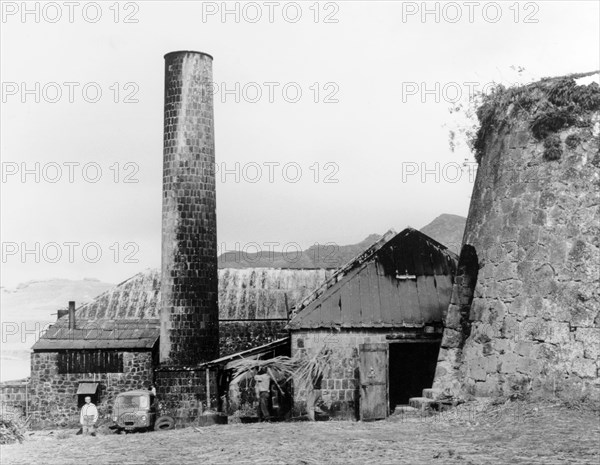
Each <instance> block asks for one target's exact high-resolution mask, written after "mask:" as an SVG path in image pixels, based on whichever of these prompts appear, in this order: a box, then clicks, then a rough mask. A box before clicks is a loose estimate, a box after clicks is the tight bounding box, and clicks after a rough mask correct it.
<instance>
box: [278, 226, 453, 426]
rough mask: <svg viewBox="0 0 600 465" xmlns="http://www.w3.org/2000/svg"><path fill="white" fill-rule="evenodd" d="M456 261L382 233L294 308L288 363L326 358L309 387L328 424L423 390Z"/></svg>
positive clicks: (299, 404) (424, 239) (437, 249)
mask: <svg viewBox="0 0 600 465" xmlns="http://www.w3.org/2000/svg"><path fill="white" fill-rule="evenodd" d="M456 261H457V257H456V255H455V254H454V253H452V252H450V251H449V250H448V249H447V248H446V247H445V246H443V245H441V244H439V243H438V242H436V241H434V240H433V239H431V238H429V237H428V236H426V235H424V234H423V233H421V232H419V231H416V230H414V229H412V228H408V229H405V230H404V231H402V232H400V233H399V234H396V233H395V232H393V231H390V232H388V233H387V234H385V235H384V236H383V238H382V239H381V240H380V241H378V242H377V243H375V244H374V245H373V246H372V247H370V248H368V249H367V250H366V251H364V252H363V253H362V254H360V255H359V256H358V257H356V258H355V259H354V260H352V261H351V262H350V263H348V264H347V265H345V266H344V267H342V268H341V269H339V270H338V271H337V272H336V273H335V274H334V275H333V276H332V277H331V278H330V279H328V280H327V281H326V282H325V283H324V284H323V285H322V286H321V287H319V288H318V289H317V290H315V292H313V293H312V294H311V295H309V296H308V297H307V298H306V299H305V300H304V301H302V302H301V303H300V304H299V305H298V307H297V309H296V311H295V316H294V317H293V318H292V320H291V321H290V324H289V328H290V331H291V352H292V356H304V357H314V356H315V355H316V354H317V353H319V352H320V351H321V350H323V349H324V348H327V349H328V350H329V351H330V352H331V355H330V357H331V363H330V364H329V366H328V367H327V368H326V370H325V372H324V374H323V378H322V379H321V380H319V382H318V383H317V385H316V386H315V388H316V397H318V398H320V400H319V401H318V405H319V406H320V408H321V409H322V410H324V411H325V412H327V414H328V415H329V416H330V417H338V418H347V419H351V418H360V419H365V420H367V419H378V418H385V417H386V416H387V415H388V413H389V411H390V410H391V409H394V407H395V406H396V405H399V404H407V403H408V399H409V398H410V397H413V396H417V395H420V394H421V390H422V389H423V388H428V387H430V386H431V383H432V381H433V375H434V371H435V365H436V361H437V357H438V350H439V347H440V342H441V338H442V324H443V320H444V316H445V313H446V310H447V308H448V304H449V302H450V294H451V290H452V284H453V277H454V272H455V269H456ZM306 394H307V393H306V392H302V391H300V390H296V392H295V399H294V403H295V408H296V410H297V411H298V412H297V413H300V412H302V411H303V410H304V409H305V408H306Z"/></svg>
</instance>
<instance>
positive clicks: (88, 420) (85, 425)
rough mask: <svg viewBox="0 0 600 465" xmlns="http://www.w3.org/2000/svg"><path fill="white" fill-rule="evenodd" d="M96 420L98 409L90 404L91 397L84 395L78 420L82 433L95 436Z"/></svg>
mask: <svg viewBox="0 0 600 465" xmlns="http://www.w3.org/2000/svg"><path fill="white" fill-rule="evenodd" d="M97 421H98V409H97V408H96V406H95V405H94V404H92V398H91V397H90V396H86V397H85V404H83V407H81V415H80V416H79V422H80V423H81V429H82V432H83V434H88V433H90V434H91V435H92V436H96V426H95V425H96V422H97Z"/></svg>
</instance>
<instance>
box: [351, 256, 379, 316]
mask: <svg viewBox="0 0 600 465" xmlns="http://www.w3.org/2000/svg"><path fill="white" fill-rule="evenodd" d="M355 280H357V281H358V295H359V300H360V314H361V315H362V319H363V321H364V323H365V324H370V325H374V324H376V323H375V314H374V312H375V306H374V305H373V295H372V293H371V284H370V282H369V266H368V265H367V266H366V267H365V268H364V269H363V270H362V272H361V273H360V274H359V275H358V276H357V277H356V278H355Z"/></svg>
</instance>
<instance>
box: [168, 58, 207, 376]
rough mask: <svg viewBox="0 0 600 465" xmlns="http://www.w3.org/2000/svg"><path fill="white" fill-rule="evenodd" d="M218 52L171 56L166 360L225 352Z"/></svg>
mask: <svg viewBox="0 0 600 465" xmlns="http://www.w3.org/2000/svg"><path fill="white" fill-rule="evenodd" d="M211 83H212V57H211V56H210V55H206V54H204V53H199V52H188V51H183V52H173V53H169V54H167V55H165V106H164V113H165V118H164V165H163V210H162V270H161V288H160V292H161V304H160V361H161V364H164V365H171V366H193V365H196V364H198V363H200V362H205V361H209V360H212V359H214V358H216V357H218V355H219V320H218V319H219V311H218V307H217V293H218V283H217V218H216V194H215V149H214V118H213V97H212V94H211V89H212V86H211Z"/></svg>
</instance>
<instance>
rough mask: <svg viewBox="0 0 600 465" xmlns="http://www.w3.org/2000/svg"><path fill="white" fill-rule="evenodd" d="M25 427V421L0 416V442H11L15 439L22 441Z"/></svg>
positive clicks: (15, 440)
mask: <svg viewBox="0 0 600 465" xmlns="http://www.w3.org/2000/svg"><path fill="white" fill-rule="evenodd" d="M26 428H27V424H26V423H22V422H19V421H17V420H12V419H5V418H0V444H13V443H15V442H17V441H19V442H23V439H24V438H25V430H26Z"/></svg>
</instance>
